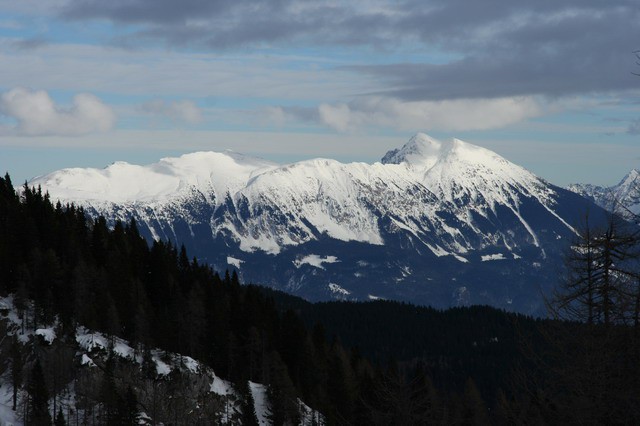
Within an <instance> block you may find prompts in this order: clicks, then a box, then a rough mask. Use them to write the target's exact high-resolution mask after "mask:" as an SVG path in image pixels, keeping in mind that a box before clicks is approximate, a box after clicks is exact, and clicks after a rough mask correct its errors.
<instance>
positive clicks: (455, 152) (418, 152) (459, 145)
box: [381, 133, 506, 169]
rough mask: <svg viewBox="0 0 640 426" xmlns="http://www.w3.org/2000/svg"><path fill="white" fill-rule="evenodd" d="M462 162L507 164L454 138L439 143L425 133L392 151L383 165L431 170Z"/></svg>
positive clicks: (494, 154)
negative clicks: (445, 164)
mask: <svg viewBox="0 0 640 426" xmlns="http://www.w3.org/2000/svg"><path fill="white" fill-rule="evenodd" d="M441 161H443V162H447V163H452V162H456V161H462V162H465V163H469V164H475V163H483V164H487V165H488V164H491V163H495V162H496V161H497V162H498V163H506V160H504V159H503V158H502V157H500V156H499V155H498V154H496V153H495V152H493V151H490V150H488V149H485V148H482V147H479V146H476V145H473V144H470V143H467V142H464V141H461V140H460V139H456V138H452V139H449V140H447V141H439V140H437V139H435V138H432V137H431V136H429V135H426V134H424V133H416V134H415V135H414V136H413V137H411V139H409V141H408V142H407V143H406V144H404V145H403V146H402V148H397V149H394V150H391V151H389V152H387V153H386V154H385V156H384V157H383V158H382V160H381V162H382V164H401V163H407V164H410V165H413V166H418V167H421V168H425V169H429V168H431V167H433V166H434V165H435V164H436V163H438V162H441Z"/></svg>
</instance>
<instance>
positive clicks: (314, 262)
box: [293, 254, 340, 269]
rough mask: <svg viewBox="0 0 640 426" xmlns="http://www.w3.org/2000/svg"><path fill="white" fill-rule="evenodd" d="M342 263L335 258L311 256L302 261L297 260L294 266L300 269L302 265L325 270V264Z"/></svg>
mask: <svg viewBox="0 0 640 426" xmlns="http://www.w3.org/2000/svg"><path fill="white" fill-rule="evenodd" d="M336 262H340V260H338V258H337V257H335V256H320V255H318V254H310V255H307V256H305V257H303V258H301V259H296V260H294V261H293V264H294V265H295V267H296V268H300V267H301V266H302V265H311V266H314V267H316V268H320V269H324V266H322V264H323V263H336Z"/></svg>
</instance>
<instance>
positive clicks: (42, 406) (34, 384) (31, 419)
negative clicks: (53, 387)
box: [27, 359, 51, 426]
mask: <svg viewBox="0 0 640 426" xmlns="http://www.w3.org/2000/svg"><path fill="white" fill-rule="evenodd" d="M27 392H28V393H29V408H28V411H27V419H28V424H32V425H37V426H45V425H50V424H51V414H50V413H49V392H48V391H47V384H46V382H45V379H44V373H43V371H42V366H41V365H40V360H39V359H37V360H36V362H35V364H34V366H33V368H32V369H31V377H30V378H29V383H28V385H27Z"/></svg>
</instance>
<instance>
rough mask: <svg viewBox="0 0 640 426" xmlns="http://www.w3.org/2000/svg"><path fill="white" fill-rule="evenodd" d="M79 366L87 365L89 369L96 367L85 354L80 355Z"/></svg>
mask: <svg viewBox="0 0 640 426" xmlns="http://www.w3.org/2000/svg"><path fill="white" fill-rule="evenodd" d="M80 364H82V365H88V366H89V367H95V366H96V363H95V362H93V360H92V359H91V358H89V355H87V354H82V360H81V361H80Z"/></svg>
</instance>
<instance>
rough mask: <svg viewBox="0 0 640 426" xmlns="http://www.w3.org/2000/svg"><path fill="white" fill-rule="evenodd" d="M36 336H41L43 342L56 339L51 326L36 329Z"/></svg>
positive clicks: (51, 341) (49, 342)
mask: <svg viewBox="0 0 640 426" xmlns="http://www.w3.org/2000/svg"><path fill="white" fill-rule="evenodd" d="M36 336H42V338H43V339H44V340H45V342H47V343H48V344H51V343H53V341H54V340H55V339H56V332H55V331H54V330H53V328H39V329H37V330H36Z"/></svg>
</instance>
